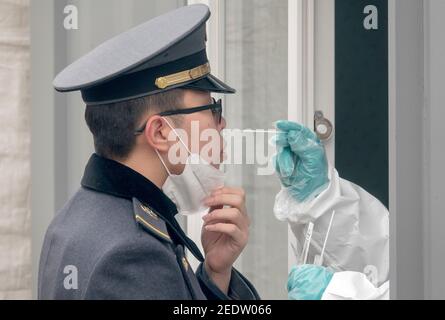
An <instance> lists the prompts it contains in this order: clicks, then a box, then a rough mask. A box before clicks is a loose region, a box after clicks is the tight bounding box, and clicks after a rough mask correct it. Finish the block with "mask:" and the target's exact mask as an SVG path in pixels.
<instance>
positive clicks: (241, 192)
mask: <svg viewBox="0 0 445 320" xmlns="http://www.w3.org/2000/svg"><path fill="white" fill-rule="evenodd" d="M224 193H226V194H237V195H240V196H241V197H242V198H245V197H246V192H245V191H244V189H243V188H236V187H222V188H219V189H216V190H214V191H213V192H212V195H214V194H224Z"/></svg>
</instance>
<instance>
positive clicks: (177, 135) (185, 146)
mask: <svg viewBox="0 0 445 320" xmlns="http://www.w3.org/2000/svg"><path fill="white" fill-rule="evenodd" d="M162 119H164V120H165V122H167V124H168V126H169V127H170V129H172V130H173V132H174V133H175V135H176V137H178V139H179V141H180V142H181V143H182V145H183V146H184V148H185V149H186V150H187V152H188V153H189V155H191V154H192V153H191V152H190V149H189V148H188V147H187V145H186V144H185V143H184V141H183V140H182V139H181V137H180V135H179V134H178V132H176V129H175V128H173V126H172V125H171V124H170V122H169V121H168V120H167V118H165V117H162Z"/></svg>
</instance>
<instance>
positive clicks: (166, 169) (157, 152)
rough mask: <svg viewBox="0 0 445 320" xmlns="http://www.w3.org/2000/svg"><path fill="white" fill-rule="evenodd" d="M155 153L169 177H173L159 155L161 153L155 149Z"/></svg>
mask: <svg viewBox="0 0 445 320" xmlns="http://www.w3.org/2000/svg"><path fill="white" fill-rule="evenodd" d="M155 152H156V154H157V155H158V158H159V160H161V162H162V165H163V166H164V168H165V171H167V173H168V175H169V176H171V175H172V174H171V172H170V170H168V168H167V165H166V164H165V162H164V160H163V159H162V157H161V155H160V154H159V151H158V150H156V149H155Z"/></svg>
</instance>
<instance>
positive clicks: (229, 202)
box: [204, 193, 246, 213]
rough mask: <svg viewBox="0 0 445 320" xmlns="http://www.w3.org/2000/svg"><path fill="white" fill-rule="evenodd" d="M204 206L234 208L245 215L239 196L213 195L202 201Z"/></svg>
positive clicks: (241, 199) (242, 202)
mask: <svg viewBox="0 0 445 320" xmlns="http://www.w3.org/2000/svg"><path fill="white" fill-rule="evenodd" d="M204 204H205V205H206V206H208V207H215V206H230V207H235V208H237V209H238V210H240V211H241V212H243V213H245V211H246V210H245V206H244V198H243V196H242V195H239V194H227V193H221V194H214V195H212V196H210V197H208V198H207V199H206V200H205V201H204Z"/></svg>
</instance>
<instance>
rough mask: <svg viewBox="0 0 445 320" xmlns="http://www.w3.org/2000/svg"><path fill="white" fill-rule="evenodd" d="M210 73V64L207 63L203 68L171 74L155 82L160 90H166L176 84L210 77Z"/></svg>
mask: <svg viewBox="0 0 445 320" xmlns="http://www.w3.org/2000/svg"><path fill="white" fill-rule="evenodd" d="M209 73H210V64H209V63H208V62H207V63H205V64H203V65H201V66H198V67H196V68H193V69H190V70H185V71H181V72H178V73H173V74H170V75H168V76H163V77H160V78H157V79H156V81H155V85H156V87H158V88H159V89H165V88H167V87H170V86H173V85H176V84H180V83H184V82H187V81H190V80H194V79H198V78H201V77H203V76H205V75H208V74H209Z"/></svg>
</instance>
